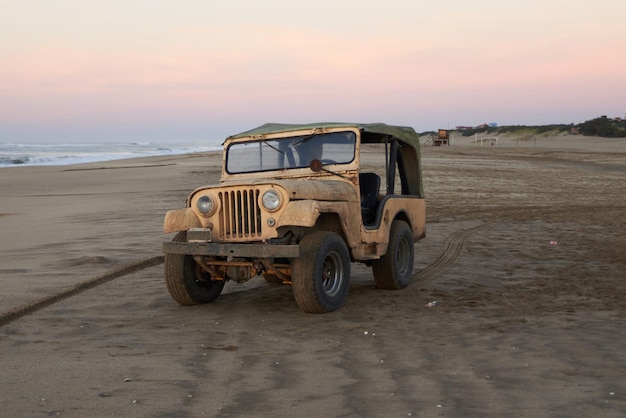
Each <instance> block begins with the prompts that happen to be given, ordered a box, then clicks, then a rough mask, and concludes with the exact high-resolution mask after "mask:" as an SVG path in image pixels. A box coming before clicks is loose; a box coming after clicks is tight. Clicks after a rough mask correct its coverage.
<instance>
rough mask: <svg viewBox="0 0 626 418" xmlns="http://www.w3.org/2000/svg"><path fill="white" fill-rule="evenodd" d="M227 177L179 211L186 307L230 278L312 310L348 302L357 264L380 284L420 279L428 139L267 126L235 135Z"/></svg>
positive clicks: (374, 130)
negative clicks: (417, 261)
mask: <svg viewBox="0 0 626 418" xmlns="http://www.w3.org/2000/svg"><path fill="white" fill-rule="evenodd" d="M223 148H224V152H223V158H222V176H221V179H220V181H219V183H218V184H217V185H215V186H204V187H200V188H198V189H196V190H194V191H193V192H192V193H191V194H190V195H189V197H188V198H187V202H186V207H185V208H183V209H179V210H171V211H168V212H167V214H166V216H165V221H164V232H165V233H174V232H176V235H175V236H174V237H173V239H172V240H171V241H168V242H164V243H163V252H164V254H165V257H164V259H165V261H164V270H165V282H166V284H167V289H168V291H169V293H170V294H171V296H172V298H173V299H174V300H176V301H177V302H178V303H179V304H181V305H195V304H200V303H208V302H212V301H213V300H215V299H216V298H217V297H218V296H219V294H220V292H221V291H222V289H223V287H224V283H225V281H227V280H232V281H235V282H238V283H242V282H245V281H247V280H250V279H251V278H253V277H255V276H258V275H262V276H263V277H264V278H265V279H266V280H267V281H268V282H271V283H284V284H289V285H291V287H292V290H293V295H294V299H295V301H296V303H297V304H298V306H299V307H300V309H302V310H303V311H305V312H312V313H324V312H331V311H334V310H336V309H338V308H340V307H341V306H342V304H343V303H344V300H345V299H346V296H347V294H348V289H349V284H350V267H351V263H352V262H359V263H364V264H365V265H367V266H371V268H372V272H373V276H374V281H375V284H376V286H377V287H378V288H380V289H402V288H404V287H406V286H407V285H408V284H409V283H410V281H411V277H412V276H413V262H414V244H415V242H417V241H418V240H420V239H421V238H423V237H424V236H425V229H426V227H425V221H426V209H425V201H424V193H423V186H422V176H421V163H420V150H419V137H418V135H417V134H416V132H415V131H414V130H413V129H412V128H409V127H399V126H390V125H386V124H382V123H374V124H362V123H315V124H305V125H292V124H275V123H272V124H265V125H262V126H260V127H258V128H256V129H252V130H250V131H247V132H243V133H240V134H237V135H233V136H230V137H228V138H227V139H226V140H225V141H224V144H223Z"/></svg>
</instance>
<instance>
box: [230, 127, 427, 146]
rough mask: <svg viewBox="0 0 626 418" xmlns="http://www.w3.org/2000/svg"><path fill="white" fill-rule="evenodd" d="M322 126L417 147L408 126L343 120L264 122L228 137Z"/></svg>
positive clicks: (417, 139) (413, 133) (413, 131)
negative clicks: (354, 130) (372, 135)
mask: <svg viewBox="0 0 626 418" xmlns="http://www.w3.org/2000/svg"><path fill="white" fill-rule="evenodd" d="M318 128H319V129H324V128H358V129H360V130H361V131H363V132H366V133H370V134H375V135H389V136H392V137H395V138H398V139H399V140H401V141H403V142H406V143H408V144H410V145H412V146H413V147H415V148H416V149H419V135H418V134H417V133H416V132H415V130H414V129H413V128H411V127H408V126H392V125H387V124H385V123H345V122H318V123H308V124H289V123H266V124H264V125H261V126H259V127H258V128H254V129H251V130H249V131H246V132H242V133H240V134H236V135H231V136H229V137H228V139H231V138H232V139H234V138H245V137H248V136H257V135H258V136H261V135H268V134H273V133H280V132H289V131H297V130H306V129H318Z"/></svg>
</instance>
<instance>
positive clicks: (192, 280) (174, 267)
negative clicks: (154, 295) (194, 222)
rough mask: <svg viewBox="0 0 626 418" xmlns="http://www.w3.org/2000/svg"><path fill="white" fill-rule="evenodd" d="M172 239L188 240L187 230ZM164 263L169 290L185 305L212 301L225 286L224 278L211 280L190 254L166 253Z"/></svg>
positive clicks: (173, 296) (178, 240) (174, 297)
mask: <svg viewBox="0 0 626 418" xmlns="http://www.w3.org/2000/svg"><path fill="white" fill-rule="evenodd" d="M172 241H177V242H186V241H187V231H181V232H179V233H178V234H176V236H174V238H173V240H172ZM163 265H164V270H165V283H166V284H167V290H168V291H169V292H170V295H171V296H172V298H173V299H174V300H175V301H176V302H178V303H179V304H181V305H183V306H191V305H197V304H201V303H209V302H212V301H214V300H215V299H216V298H217V297H218V296H219V295H220V293H221V292H222V289H223V288H224V280H211V275H210V274H209V273H207V272H206V271H204V270H202V269H201V268H200V266H198V265H197V264H196V262H195V261H194V259H193V257H192V256H190V255H183V254H165V259H164V264H163Z"/></svg>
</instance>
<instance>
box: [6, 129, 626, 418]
mask: <svg viewBox="0 0 626 418" xmlns="http://www.w3.org/2000/svg"><path fill="white" fill-rule="evenodd" d="M474 140H475V138H461V137H458V138H454V139H453V146H450V147H424V148H423V149H422V152H423V153H422V162H423V166H424V176H425V177H424V185H425V189H426V193H427V196H426V197H427V222H428V223H427V237H426V238H425V239H424V240H422V241H420V242H419V243H418V244H417V245H416V247H415V248H416V249H415V251H416V265H415V277H414V282H413V283H412V284H411V285H410V286H409V287H408V288H406V289H404V290H401V291H382V290H378V289H376V288H375V287H374V283H373V278H372V275H371V272H370V270H369V269H368V268H366V267H365V266H361V265H356V264H354V265H353V273H352V278H351V287H350V293H349V295H348V298H347V300H346V303H345V305H344V306H343V308H341V309H340V310H339V311H337V312H333V313H329V314H324V315H313V314H305V313H303V312H301V311H300V310H299V309H298V307H297V305H296V303H295V302H294V300H293V297H292V294H291V288H290V287H289V286H286V285H277V284H268V283H265V281H264V280H263V279H260V278H256V279H253V280H251V281H250V282H248V283H246V284H245V285H237V284H234V285H232V284H231V283H228V284H227V287H226V288H225V292H224V293H223V294H222V296H220V297H219V298H218V299H217V301H216V302H215V303H212V304H208V305H203V306H195V307H181V306H178V305H177V304H176V303H175V302H174V301H173V300H172V299H171V298H170V296H169V295H168V293H167V290H166V287H165V284H164V280H163V272H162V265H161V264H160V261H161V258H160V257H161V243H162V241H163V240H166V239H171V236H169V235H165V234H163V233H162V221H163V217H164V214H165V212H166V210H168V209H175V208H179V207H182V206H183V205H184V202H185V198H186V197H187V195H188V193H189V192H190V191H191V190H193V189H194V188H196V187H198V186H200V185H203V184H210V183H215V182H217V180H218V178H219V173H220V167H221V157H220V155H219V154H209V153H207V154H194V155H186V156H171V157H151V158H143V159H136V160H121V161H112V162H103V163H93V164H85V165H76V166H62V167H16V168H10V169H2V170H0V198H1V201H0V230H1V231H2V240H1V241H0V283H1V284H2V292H1V297H0V315H2V316H0V324H1V325H0V353H1V354H0V370H2V372H1V373H2V376H1V380H0V382H1V383H0V385H1V390H0V403H1V404H2V415H3V416H16V417H17V416H29V417H39V416H65V417H85V416H138V417H144V416H151V417H174V416H176V417H192V416H193V417H195V416H221V417H231V416H232V417H234V416H268V417H293V416H311V417H328V416H371V417H406V416H419V417H435V416H446V417H468V416H477V417H478V416H480V417H502V416H518V417H539V416H550V417H554V416H559V417H575V416H577V417H588V416H602V417H622V416H624V415H626V331H625V330H626V301H625V298H626V280H625V273H624V272H625V271H626V255H625V250H624V249H625V248H626V237H625V234H624V231H625V230H626V198H625V197H624V196H626V141H625V140H623V139H600V138H585V137H579V136H558V137H548V138H544V137H533V138H521V139H520V138H514V137H501V138H499V140H498V145H490V143H487V142H483V146H480V145H479V144H476V143H474ZM432 301H436V302H437V303H436V305H435V306H434V307H432V308H427V307H425V304H426V303H428V302H432Z"/></svg>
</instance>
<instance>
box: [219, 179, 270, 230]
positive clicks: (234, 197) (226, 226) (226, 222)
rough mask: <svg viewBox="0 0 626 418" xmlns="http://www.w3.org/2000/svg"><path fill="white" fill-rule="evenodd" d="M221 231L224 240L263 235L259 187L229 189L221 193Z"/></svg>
mask: <svg viewBox="0 0 626 418" xmlns="http://www.w3.org/2000/svg"><path fill="white" fill-rule="evenodd" d="M219 199H220V203H221V207H222V210H221V213H220V226H221V228H220V231H222V233H223V234H224V235H223V237H222V238H223V239H224V240H237V239H242V238H256V237H260V236H261V232H262V231H261V208H259V205H258V200H259V190H258V189H238V190H227V191H223V192H220V193H219Z"/></svg>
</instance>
